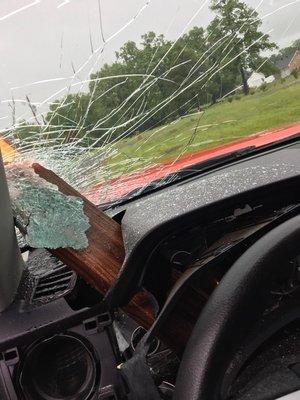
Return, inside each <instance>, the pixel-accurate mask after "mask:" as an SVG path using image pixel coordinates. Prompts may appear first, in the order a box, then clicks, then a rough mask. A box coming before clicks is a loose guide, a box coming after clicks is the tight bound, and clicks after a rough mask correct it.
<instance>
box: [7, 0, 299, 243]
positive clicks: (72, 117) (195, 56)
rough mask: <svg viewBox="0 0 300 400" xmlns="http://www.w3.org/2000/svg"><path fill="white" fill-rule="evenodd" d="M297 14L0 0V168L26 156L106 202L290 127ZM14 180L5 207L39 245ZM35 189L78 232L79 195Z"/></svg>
mask: <svg viewBox="0 0 300 400" xmlns="http://www.w3.org/2000/svg"><path fill="white" fill-rule="evenodd" d="M299 20H300V4H299V0H292V1H290V0H267V1H266V0H258V1H257V0H245V1H242V0H210V1H209V0H204V1H202V0H184V1H183V0H164V1H161V0H128V1H122V2H120V1H119V0H35V1H30V0H2V1H1V5H0V34H1V44H0V52H1V63H0V72H1V73H0V86H1V92H0V93H1V103H0V109H1V114H0V124H1V134H0V148H1V151H2V153H3V157H4V161H5V163H6V166H7V171H8V172H9V171H11V169H10V168H11V166H12V165H15V164H17V165H18V167H17V168H19V170H18V171H19V173H20V169H22V168H25V169H26V165H28V163H32V162H37V163H40V164H42V165H43V166H44V167H46V168H48V169H51V170H52V171H54V172H55V173H57V174H58V175H59V176H60V177H62V178H63V179H64V180H65V181H66V182H68V183H69V184H71V185H72V186H73V187H74V188H76V189H77V190H78V191H79V192H80V193H82V194H84V195H85V196H86V197H87V198H88V199H89V200H91V201H92V202H94V203H95V204H107V203H108V204H111V203H114V202H116V201H118V200H120V199H122V198H124V197H125V198H126V197H128V198H131V197H134V196H136V195H137V194H141V193H143V191H144V189H145V188H149V187H150V188H153V187H157V186H159V185H164V184H166V183H170V182H172V181H173V180H176V179H178V178H179V177H180V174H181V170H182V169H183V168H185V169H186V170H187V171H190V172H193V170H194V169H195V168H196V167H195V165H197V164H199V163H201V162H203V161H206V160H207V159H213V158H214V157H216V156H220V155H224V154H226V153H227V152H230V151H234V150H236V149H241V148H244V147H248V146H251V145H256V142H255V140H256V139H255V138H257V137H258V136H259V137H260V138H261V140H262V141H263V142H264V143H265V144H266V143H270V142H272V141H274V140H275V139H276V138H278V135H279V136H280V135H281V136H282V137H287V135H288V133H287V132H286V126H287V125H288V126H292V127H294V128H293V129H294V131H295V132H294V133H296V132H298V131H299V121H300V101H299V100H300V89H299V88H300V85H299V82H300V81H299V78H298V72H300V24H299ZM274 131H276V132H278V131H279V132H281V133H280V134H278V133H277V135H275V136H276V137H275V136H274ZM253 135H254V136H253ZM232 142H235V143H238V144H234V145H232V144H231V143H232ZM22 165H23V167H22ZM12 178H13V177H12V176H10V178H9V179H12ZM14 178H15V179H19V177H18V176H16V175H15V176H14ZM27 183H28V182H27ZM27 183H26V184H25V181H24V179H20V181H19V183H13V184H12V183H11V185H10V186H11V190H12V192H13V195H12V197H13V201H14V207H15V210H17V213H19V219H20V220H22V223H23V225H24V226H27V228H26V229H27V230H26V232H27V235H28V237H30V238H31V239H30V243H31V240H33V242H34V243H33V244H37V243H36V242H37V241H38V242H39V240H41V242H42V243H44V241H45V238H42V229H41V226H42V225H40V223H39V222H38V223H34V222H33V221H35V219H34V220H33V219H32V221H29V214H30V210H29V209H27V206H28V207H29V204H31V201H32V199H33V198H34V196H37V194H36V192H35V189H34V186H32V185H31V186H30V185H29V186H30V187H29V186H28V185H27ZM31 183H32V182H31ZM15 191H17V192H18V193H19V195H17V197H14V196H15ZM38 196H39V199H38V200H37V202H38V203H39V207H41V209H43V210H44V211H45V210H46V209H47V210H48V211H47V212H50V209H51V210H52V211H51V213H52V212H53V213H54V209H56V206H57V209H58V210H60V211H61V213H63V214H68V215H70V222H72V224H75V225H76V224H77V225H78V226H81V233H82V231H83V232H85V230H86V228H87V221H86V218H85V216H84V214H82V204H81V201H80V200H78V199H77V200H76V199H66V198H64V197H61V196H62V195H61V196H60V195H59V193H57V190H55V189H54V188H51V187H43V188H40V192H39V195H38ZM35 198H36V199H37V197H35ZM35 204H37V203H35ZM54 205H55V207H54ZM41 209H39V211H38V212H40V211H41ZM44 211H43V212H44ZM41 212H42V211H41ZM73 213H75V214H76V213H78V215H80V217H78V219H76V218H77V217H76V218H74V219H72V218H73V216H72V215H73ZM52 215H54V214H51V216H52ZM38 218H40V215H39V217H38ZM28 221H29V222H28ZM55 221H56V220H55V218H54V219H53V223H54V222H55ZM79 236H80V237H79ZM79 236H78V241H76V243H75V244H74V243H73V244H74V246H75V247H76V248H77V247H78V248H79V247H81V246H83V247H84V246H85V244H84V243H85V242H84V240H85V239H84V234H83V235H79ZM54 239H55V238H54V237H53V236H52V238H51V239H50V238H47V239H46V241H48V240H50V241H51V243H52V245H53V246H55V245H57V244H56V243H55V240H54ZM42 243H40V242H39V245H41V244H42ZM69 244H70V243H65V245H69ZM48 247H49V246H48ZM50 247H51V246H50Z"/></svg>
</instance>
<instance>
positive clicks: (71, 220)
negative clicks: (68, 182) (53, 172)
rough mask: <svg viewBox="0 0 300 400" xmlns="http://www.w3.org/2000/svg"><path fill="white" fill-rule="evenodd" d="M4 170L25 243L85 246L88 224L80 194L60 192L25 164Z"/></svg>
mask: <svg viewBox="0 0 300 400" xmlns="http://www.w3.org/2000/svg"><path fill="white" fill-rule="evenodd" d="M6 173H7V180H8V187H9V192H10V197H11V201H12V208H13V213H14V216H15V219H16V222H17V225H18V228H19V229H20V230H21V232H22V233H23V234H24V235H25V239H26V242H27V243H28V245H29V246H31V247H34V248H44V247H45V248H50V249H56V248H60V247H71V248H73V249H76V250H83V249H85V248H86V247H88V239H87V236H86V234H85V232H86V231H87V229H88V228H89V226H90V225H89V219H88V217H87V216H86V215H85V213H84V210H83V200H82V199H81V198H79V197H75V196H66V195H64V194H62V193H61V192H59V190H58V188H57V187H56V186H55V185H53V184H50V183H48V182H46V181H45V180H44V179H42V178H40V177H39V176H38V175H36V174H35V172H34V171H33V170H32V169H31V168H30V167H28V166H27V167H26V166H20V165H17V166H16V165H14V166H10V167H8V168H7V171H6Z"/></svg>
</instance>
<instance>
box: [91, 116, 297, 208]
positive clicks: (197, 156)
mask: <svg viewBox="0 0 300 400" xmlns="http://www.w3.org/2000/svg"><path fill="white" fill-rule="evenodd" d="M299 132H300V123H298V124H294V125H289V126H285V127H284V128H279V129H276V130H272V131H264V132H260V133H256V134H253V135H250V136H247V137H246V138H243V139H240V140H236V141H233V142H230V143H227V144H224V145H221V146H218V147H214V148H212V149H207V150H202V151H198V152H195V153H191V154H188V155H185V156H182V157H181V158H178V159H176V160H175V161H168V162H165V163H161V164H159V165H154V166H153V167H149V168H146V169H142V170H139V171H137V172H134V173H131V174H127V175H123V176H120V177H118V178H114V179H111V180H110V181H108V182H105V183H104V184H103V183H101V184H99V185H96V186H94V187H93V188H92V189H90V190H89V191H88V192H87V193H86V196H87V197H88V198H89V199H90V200H91V201H93V202H95V203H96V202H97V200H98V199H99V194H100V193H101V200H102V202H109V201H113V200H116V199H118V198H120V197H122V196H125V195H126V194H127V193H129V192H131V191H132V190H134V189H137V188H139V187H143V186H145V185H147V184H149V183H151V182H153V181H155V180H157V179H161V178H163V177H165V176H167V175H169V174H171V173H174V172H176V171H178V170H180V169H182V168H186V167H188V166H191V165H193V164H197V163H200V162H202V161H206V160H208V159H210V158H213V157H217V156H221V155H224V154H226V153H231V152H233V151H236V150H240V149H243V148H245V147H248V146H255V147H258V148H259V147H260V146H264V145H266V144H270V143H273V142H276V141H278V140H281V139H285V138H288V137H289V136H292V135H295V134H297V133H299ZM103 193H105V195H104V196H103V195H102V194H103ZM103 197H104V198H103Z"/></svg>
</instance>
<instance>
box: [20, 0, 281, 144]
mask: <svg viewBox="0 0 300 400" xmlns="http://www.w3.org/2000/svg"><path fill="white" fill-rule="evenodd" d="M211 10H212V11H213V12H214V13H215V17H214V18H213V20H212V21H211V23H210V24H209V25H208V26H207V28H203V27H197V26H195V27H193V28H192V29H191V30H190V31H188V32H187V33H185V34H184V35H183V36H181V37H180V38H179V39H178V40H176V41H172V40H168V39H167V38H166V37H165V36H164V35H158V34H156V33H154V32H148V33H145V34H144V35H142V37H141V41H140V43H136V42H134V41H128V42H126V43H125V44H124V45H123V46H122V47H121V49H120V50H119V51H118V52H117V53H116V59H115V61H114V62H112V63H111V64H105V65H103V67H102V68H101V69H100V70H99V71H97V72H95V73H93V74H91V76H90V81H89V88H88V91H87V92H81V93H76V94H69V95H67V96H66V97H65V98H63V99H61V100H57V101H55V102H54V103H53V104H51V106H50V110H49V112H48V113H47V115H46V117H45V120H44V121H43V128H40V127H39V126H36V127H34V128H33V127H31V128H29V127H28V125H27V124H26V123H24V125H23V126H22V127H20V129H19V134H20V136H23V137H24V136H26V137H28V136H30V134H31V133H30V132H33V131H35V132H36V131H38V130H40V129H43V130H45V129H46V131H47V133H48V135H49V137H50V138H51V137H53V138H56V137H58V136H59V137H61V138H63V140H64V141H65V142H70V141H73V140H78V138H80V139H81V140H82V143H88V142H89V141H91V140H93V141H94V143H95V145H99V146H100V145H103V144H106V143H110V142H113V141H115V140H119V139H121V138H123V137H128V136H130V135H133V134H135V133H136V132H140V131H145V130H147V129H152V128H154V127H157V126H159V125H162V124H165V123H168V122H170V121H174V120H176V119H177V118H179V117H181V116H183V115H185V114H187V113H189V112H191V110H193V109H198V110H199V109H201V108H202V107H204V106H205V105H206V104H210V103H214V102H216V101H217V100H218V99H220V98H222V97H223V96H225V95H227V94H228V93H231V92H232V91H233V90H235V88H236V87H238V86H241V87H242V90H243V92H244V94H245V95H247V94H248V93H249V87H248V84H247V72H248V71H249V70H257V69H259V70H260V71H262V72H263V73H265V74H266V75H269V74H272V73H274V72H276V71H277V70H276V67H275V65H274V63H275V62H276V59H270V60H269V59H267V58H265V57H263V56H262V52H265V51H266V50H268V51H270V50H274V49H276V48H277V46H276V44H275V43H273V42H272V41H271V40H270V37H269V35H268V34H265V33H263V32H262V31H261V25H262V22H261V20H260V18H259V16H258V13H257V12H256V11H255V10H254V9H253V8H251V7H249V6H248V5H247V4H246V3H244V2H243V1H240V0H212V2H211ZM281 51H283V50H281ZM45 126H46V128H45Z"/></svg>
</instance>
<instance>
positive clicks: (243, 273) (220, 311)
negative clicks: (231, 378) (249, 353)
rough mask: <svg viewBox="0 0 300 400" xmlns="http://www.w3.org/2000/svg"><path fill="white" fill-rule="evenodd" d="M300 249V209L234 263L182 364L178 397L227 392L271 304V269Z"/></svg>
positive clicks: (210, 399)
mask: <svg viewBox="0 0 300 400" xmlns="http://www.w3.org/2000/svg"><path fill="white" fill-rule="evenodd" d="M299 253H300V215H298V216H296V217H294V218H292V219H290V220H288V221H286V222H285V223H283V224H281V225H280V226H278V227H277V228H275V229H273V230H272V231H271V232H269V233H267V234H266V235H265V236H264V237H263V238H261V239H259V240H258V241H257V242H256V243H255V244H254V245H252V246H251V247H250V248H249V249H248V250H247V251H246V252H245V253H244V254H243V255H242V256H241V257H240V258H239V259H238V260H237V261H236V262H235V263H234V264H233V266H232V267H231V268H230V270H229V271H228V272H227V273H226V274H225V276H224V277H223V279H222V281H221V283H220V285H219V286H218V287H217V288H216V289H215V291H214V292H213V294H212V295H211V297H210V299H209V300H208V302H207V304H206V306H205V307H204V309H203V311H202V312H201V315H200V317H199V319H198V321H197V323H196V325H195V327H194V330H193V332H192V335H191V337H190V339H189V342H188V345H187V347H186V349H185V352H184V355H183V358H182V362H181V365H180V368H179V372H178V376H177V381H176V385H175V393H174V400H185V399H186V400H223V399H225V398H226V397H225V396H226V393H227V389H228V385H229V383H228V379H227V378H228V371H229V370H230V369H232V365H231V364H232V360H233V359H234V357H235V356H236V354H237V353H238V351H239V349H241V348H242V347H243V345H245V343H244V342H245V340H244V338H245V337H247V335H248V334H249V332H250V331H251V329H252V328H253V327H254V326H255V324H256V323H257V322H258V321H259V320H260V319H261V317H262V316H263V314H264V311H265V309H266V307H267V304H268V299H269V292H268V290H266V288H268V285H269V281H270V274H276V273H278V272H280V270H281V268H282V265H284V263H286V260H288V259H292V258H294V257H296V256H297V255H299ZM240 362H242V360H240ZM232 372H233V371H231V375H234V374H233V373H232ZM226 380H227V381H226Z"/></svg>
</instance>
